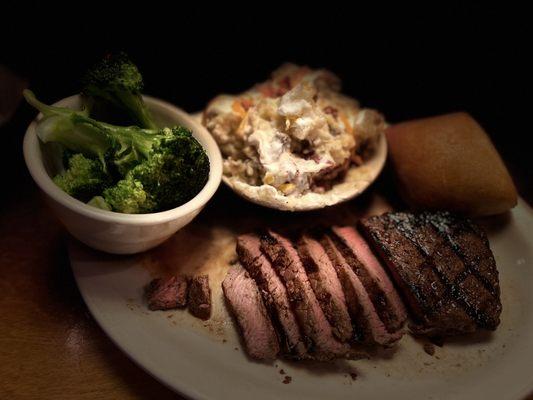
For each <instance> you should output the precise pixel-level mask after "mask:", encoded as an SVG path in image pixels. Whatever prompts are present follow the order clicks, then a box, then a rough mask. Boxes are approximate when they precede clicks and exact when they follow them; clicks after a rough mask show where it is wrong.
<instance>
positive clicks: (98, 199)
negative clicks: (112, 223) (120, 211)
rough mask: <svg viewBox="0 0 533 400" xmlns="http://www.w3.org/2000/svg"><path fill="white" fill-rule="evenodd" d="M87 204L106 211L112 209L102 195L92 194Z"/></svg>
mask: <svg viewBox="0 0 533 400" xmlns="http://www.w3.org/2000/svg"><path fill="white" fill-rule="evenodd" d="M87 204H88V205H90V206H93V207H96V208H100V209H102V210H106V211H113V209H112V208H111V206H110V205H109V204H108V203H107V202H106V201H105V199H104V198H103V197H102V196H94V197H93V198H92V199H91V200H89V201H88V202H87Z"/></svg>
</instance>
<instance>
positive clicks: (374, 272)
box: [331, 226, 407, 332]
mask: <svg viewBox="0 0 533 400" xmlns="http://www.w3.org/2000/svg"><path fill="white" fill-rule="evenodd" d="M331 230H332V232H333V234H334V235H333V236H332V238H333V241H334V242H335V244H336V246H337V248H338V249H339V251H340V253H341V254H342V255H343V257H344V259H345V260H346V262H347V263H348V265H350V266H351V267H352V269H353V270H354V272H355V273H356V274H357V276H358V277H359V279H360V280H361V283H362V284H363V286H364V287H365V289H366V291H367V292H368V295H369V297H370V300H371V301H372V303H373V304H374V307H375V308H376V311H377V313H378V315H379V318H380V319H381V320H382V321H383V323H384V324H385V327H386V328H387V331H389V332H396V331H397V330H399V329H403V326H404V324H405V320H406V319H407V313H406V311H405V307H404V306H403V303H402V301H401V299H400V296H399V294H398V292H397V291H396V289H395V288H394V285H393V284H392V282H391V280H390V278H389V276H388V275H387V272H386V271H385V270H384V269H383V267H382V266H381V264H380V262H379V261H378V260H377V258H376V257H375V256H374V254H373V253H372V251H371V250H370V248H369V247H368V244H367V243H366V242H365V240H364V239H363V238H362V237H361V235H360V234H359V232H357V231H356V230H355V229H354V228H353V227H350V226H346V227H333V228H332V229H331Z"/></svg>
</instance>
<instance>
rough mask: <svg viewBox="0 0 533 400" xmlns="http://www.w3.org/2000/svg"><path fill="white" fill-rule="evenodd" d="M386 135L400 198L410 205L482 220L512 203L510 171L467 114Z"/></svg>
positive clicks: (420, 122)
mask: <svg viewBox="0 0 533 400" xmlns="http://www.w3.org/2000/svg"><path fill="white" fill-rule="evenodd" d="M386 134H387V139H388V144H389V154H390V160H391V163H392V167H393V169H394V172H395V175H396V178H397V182H398V185H399V191H400V194H401V195H402V197H403V199H404V200H405V201H406V202H407V203H408V204H409V205H410V206H411V207H413V208H415V209H429V210H434V209H441V210H450V211H456V212H459V213H462V214H466V215H471V216H482V215H492V214H499V213H502V212H505V211H507V210H509V209H510V208H512V207H514V206H515V205H516V202H517V193H516V188H515V186H514V184H513V181H512V179H511V177H510V175H509V172H508V171H507V169H506V168H505V165H504V164H503V161H502V159H501V158H500V156H499V154H498V152H497V150H496V149H495V148H494V145H493V144H492V142H491V140H490V139H489V137H488V136H487V134H486V133H485V131H484V130H483V128H482V127H481V126H480V125H479V124H478V123H477V122H476V121H475V120H474V119H473V118H472V117H471V116H470V115H468V114H466V113H463V112H461V113H454V114H447V115H442V116H438V117H432V118H425V119H419V120H414V121H408V122H404V123H400V124H397V125H393V126H391V127H390V128H388V130H387V133H386Z"/></svg>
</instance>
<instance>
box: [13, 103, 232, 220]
mask: <svg viewBox="0 0 533 400" xmlns="http://www.w3.org/2000/svg"><path fill="white" fill-rule="evenodd" d="M79 98H80V95H78V94H76V95H73V96H69V97H65V98H63V99H61V100H59V101H57V102H55V103H54V104H53V105H55V106H62V107H69V106H72V104H73V103H74V102H75V101H78V100H79ZM143 99H144V100H145V101H146V103H147V104H148V105H149V106H152V107H156V108H159V109H164V110H166V111H167V112H169V113H172V114H175V115H176V116H177V119H179V120H181V121H184V122H185V123H186V124H188V125H189V126H190V127H191V130H192V132H193V135H194V136H195V137H196V138H197V139H199V141H201V142H202V143H201V144H202V146H203V147H204V149H205V151H206V153H207V156H208V158H209V178H208V180H207V182H206V184H205V186H204V187H203V188H202V190H201V191H200V192H199V193H198V194H197V195H196V196H195V197H193V198H192V199H191V200H189V201H188V202H187V203H185V204H182V205H181V206H179V207H176V208H172V209H170V210H166V211H161V212H157V213H148V214H123V213H119V212H115V211H107V210H102V209H99V208H96V207H92V206H90V205H88V204H85V203H84V202H82V201H80V200H78V199H75V198H74V197H72V196H70V195H68V194H67V193H65V192H64V191H63V190H61V189H60V188H59V187H58V186H57V185H56V184H55V183H54V181H53V180H52V178H50V176H49V175H48V173H47V172H46V170H45V167H44V164H43V159H42V153H41V150H40V147H39V146H40V145H39V138H38V137H37V133H36V130H35V128H36V125H37V121H38V120H39V119H40V118H41V117H42V114H41V113H39V114H38V115H37V116H36V117H35V119H34V120H33V121H32V122H31V123H30V125H29V126H28V128H27V129H26V133H25V135H24V141H23V153H24V161H25V162H26V167H27V168H28V170H29V172H30V175H31V176H32V178H33V180H34V181H35V183H36V184H37V186H39V187H40V188H41V190H42V191H43V192H45V193H46V194H47V195H48V196H49V197H51V198H52V199H53V200H55V201H56V202H58V203H60V204H61V205H63V206H64V207H66V208H68V209H69V210H71V211H73V212H75V213H78V214H81V215H83V216H85V217H88V218H92V219H96V220H99V221H103V222H116V223H121V224H127V225H152V224H154V223H164V222H168V221H172V220H175V219H178V218H181V217H183V216H186V215H188V214H191V213H192V212H194V211H196V210H198V209H199V208H201V207H203V206H204V205H205V204H206V203H207V202H208V201H209V199H211V197H212V196H213V195H214V194H215V192H216V190H217V189H218V187H219V185H220V182H221V180H222V155H221V153H220V149H219V148H218V145H217V144H216V142H215V139H214V138H213V137H212V136H211V134H210V133H209V132H208V131H207V129H205V128H204V127H203V126H202V125H201V124H199V123H198V122H196V121H195V120H194V119H193V118H192V117H191V116H190V115H189V114H187V113H186V112H185V111H183V110H181V109H180V108H178V107H176V106H175V105H173V104H170V103H168V102H166V101H164V100H161V99H158V98H155V97H152V96H147V95H143Z"/></svg>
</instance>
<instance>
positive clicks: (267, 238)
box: [261, 231, 350, 360]
mask: <svg viewBox="0 0 533 400" xmlns="http://www.w3.org/2000/svg"><path fill="white" fill-rule="evenodd" d="M261 249H262V250H263V251H264V252H265V254H266V255H267V256H268V258H269V259H270V261H271V263H272V266H273V267H274V268H275V269H276V271H277V273H278V275H279V276H280V277H281V280H282V281H283V283H284V284H285V287H286V288H287V294H288V296H289V301H290V303H291V308H292V310H293V311H294V313H295V315H296V318H297V320H298V323H299V325H300V327H301V329H302V332H303V334H304V335H305V336H307V337H308V338H309V340H310V341H311V342H312V344H313V348H312V352H313V357H314V358H317V359H321V360H327V359H332V358H336V357H348V356H349V353H350V348H349V346H348V345H346V344H343V343H341V342H339V341H338V340H336V339H335V337H334V336H333V332H332V329H331V325H330V324H329V322H328V320H327V318H326V316H325V315H324V312H323V311H322V308H321V307H320V304H319V303H318V300H317V298H316V296H315V293H314V292H313V288H312V287H311V283H310V282H309V279H308V277H307V274H306V272H305V268H304V266H303V265H302V262H301V260H300V258H299V256H298V252H297V251H296V249H295V248H294V247H293V245H292V243H291V242H290V240H289V239H287V238H286V237H284V236H282V235H280V234H278V233H276V232H273V231H268V232H267V233H265V234H263V235H261Z"/></svg>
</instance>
